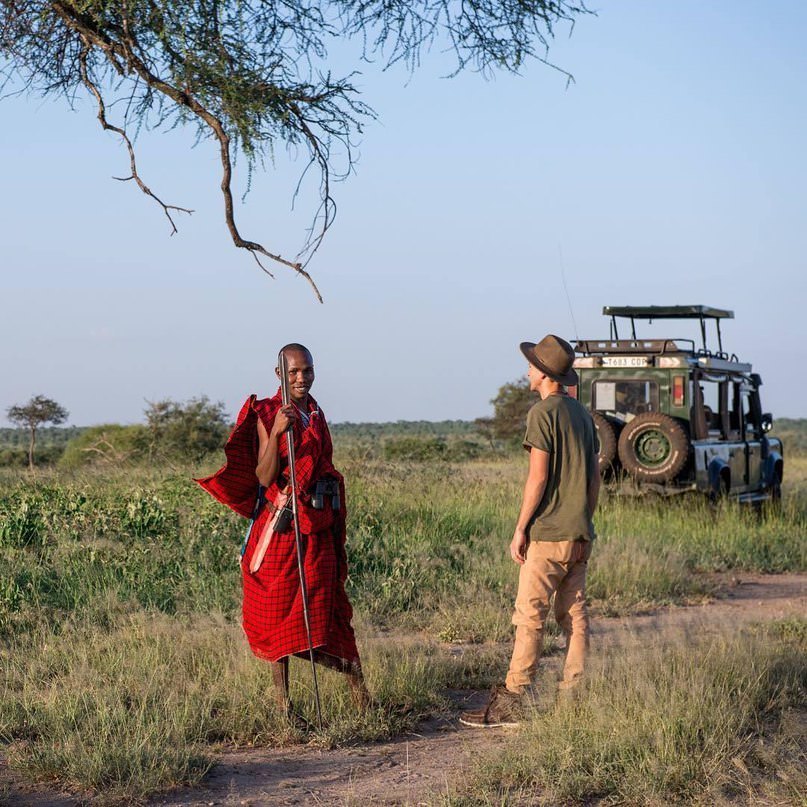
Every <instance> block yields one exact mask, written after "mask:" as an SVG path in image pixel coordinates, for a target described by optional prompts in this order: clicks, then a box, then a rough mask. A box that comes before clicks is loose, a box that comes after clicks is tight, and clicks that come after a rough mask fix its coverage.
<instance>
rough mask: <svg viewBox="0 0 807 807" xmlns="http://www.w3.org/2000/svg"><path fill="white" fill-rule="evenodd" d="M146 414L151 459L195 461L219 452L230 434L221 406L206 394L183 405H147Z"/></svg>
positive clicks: (170, 403) (167, 401) (163, 401)
mask: <svg viewBox="0 0 807 807" xmlns="http://www.w3.org/2000/svg"><path fill="white" fill-rule="evenodd" d="M145 415H146V427H147V429H148V441H149V443H148V453H149V455H150V457H156V458H170V459H175V460H180V461H181V460H186V461H187V460H190V461H193V462H197V461H199V460H200V459H203V458H204V457H205V456H206V455H208V454H209V453H210V452H212V451H216V450H217V449H220V448H221V447H222V446H223V445H224V441H225V440H226V439H227V433H228V432H229V424H228V419H227V415H226V412H225V409H224V404H223V403H222V402H221V401H219V402H217V403H213V402H211V401H210V400H209V399H208V397H207V396H206V395H202V396H201V397H200V398H191V399H190V400H189V401H187V402H186V403H178V402H177V401H172V400H170V399H168V398H166V399H165V400H162V401H156V402H154V403H149V405H148V407H147V408H146V412H145Z"/></svg>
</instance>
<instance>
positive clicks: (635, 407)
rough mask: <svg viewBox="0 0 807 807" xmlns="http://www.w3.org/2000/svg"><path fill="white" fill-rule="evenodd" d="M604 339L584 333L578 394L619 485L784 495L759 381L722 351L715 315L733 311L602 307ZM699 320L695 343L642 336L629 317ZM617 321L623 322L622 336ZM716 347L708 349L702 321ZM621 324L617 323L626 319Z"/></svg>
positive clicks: (607, 469) (746, 497) (778, 447)
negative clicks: (625, 332)
mask: <svg viewBox="0 0 807 807" xmlns="http://www.w3.org/2000/svg"><path fill="white" fill-rule="evenodd" d="M603 314H605V315H607V316H610V318H611V327H610V336H609V338H608V339H581V340H578V341H577V343H576V345H575V351H576V353H577V354H578V357H577V359H576V360H575V363H574V366H575V367H576V368H577V372H578V374H579V377H580V382H579V385H578V387H577V388H574V387H573V388H571V389H570V393H571V394H572V395H575V396H576V397H577V398H578V399H579V400H580V402H581V403H583V404H584V405H585V406H586V407H588V409H589V410H590V411H591V413H592V415H593V417H594V422H595V425H596V427H597V434H598V437H599V441H600V469H601V471H602V473H603V474H604V475H605V476H606V478H608V479H612V480H614V481H621V482H623V483H627V484H626V485H622V486H621V487H622V488H623V489H628V490H632V491H633V492H644V491H654V492H657V493H661V494H665V495H666V494H672V493H679V492H684V491H688V490H699V491H703V492H704V493H707V494H709V495H710V496H711V497H713V498H717V497H721V496H732V497H736V498H738V499H740V500H741V501H747V502H762V501H765V500H766V499H778V498H779V497H780V496H781V489H782V488H781V486H782V474H783V469H784V459H783V448H782V442H781V441H780V440H779V439H777V438H775V437H768V436H767V432H768V431H770V429H771V426H772V424H773V419H772V417H771V415H770V414H767V413H766V414H763V412H762V406H761V403H760V396H759V389H760V387H761V386H762V379H761V378H760V376H759V375H758V374H757V373H753V372H751V365H750V364H746V363H744V362H741V361H739V360H738V358H737V356H735V355H733V354H732V355H729V354H727V353H725V352H724V351H723V340H722V335H721V331H720V322H721V320H723V319H730V318H733V317H734V314H733V312H731V311H726V310H723V309H718V308H710V307H708V306H702V305H686V306H678V305H676V306H606V307H605V308H604V309H603ZM687 319H688V320H693V319H694V320H698V321H699V322H700V331H701V337H702V346H701V347H696V345H695V342H694V341H693V340H691V339H679V338H663V339H659V338H653V339H640V338H638V337H637V335H636V320H648V321H650V322H652V321H654V320H687ZM618 320H629V323H630V338H620V335H619V331H618V325H619V324H620V323H618ZM709 321H712V322H714V325H715V330H716V333H717V350H716V351H714V352H713V351H711V350H710V349H709V348H708V347H707V322H709ZM623 324H624V323H623Z"/></svg>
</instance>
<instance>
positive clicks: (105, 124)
mask: <svg viewBox="0 0 807 807" xmlns="http://www.w3.org/2000/svg"><path fill="white" fill-rule="evenodd" d="M82 42H83V43H84V48H83V49H82V51H81V53H80V54H79V71H80V72H81V80H82V81H83V82H84V86H85V87H87V89H88V90H89V91H90V92H91V93H92V94H93V96H94V97H95V101H96V103H97V104H98V120H99V122H100V124H101V126H102V128H103V129H104V130H105V131H110V132H115V133H116V134H118V135H120V136H121V138H122V139H123V142H124V143H125V144H126V148H127V149H128V151H129V165H130V166H131V171H132V173H131V175H130V176H128V177H113V179H117V180H118V181H120V182H129V181H130V180H134V181H135V182H136V183H137V186H138V187H139V188H140V190H141V191H143V193H145V194H146V196H150V197H151V198H152V199H154V201H155V202H157V204H158V205H160V207H162V209H163V213H165V216H166V218H167V219H168V221H169V222H170V223H171V235H174V234H175V233H177V232H178V230H177V225H176V223H175V222H174V219H173V216H172V215H171V212H170V211H171V210H178V211H180V212H182V213H187V214H188V215H190V214H191V213H193V210H190V209H188V208H187V207H179V206H177V205H168V204H166V203H165V202H163V200H162V199H160V197H159V196H157V195H156V194H155V193H154V192H153V191H152V190H151V188H149V187H148V186H147V185H146V183H145V182H143V180H142V179H141V178H140V175H139V174H138V173H137V162H136V160H135V151H134V146H133V145H132V141H131V139H130V138H129V135H127V134H126V130H125V129H122V128H121V127H120V126H114V125H113V124H111V123H110V122H109V121H108V120H107V118H106V106H105V104H104V99H103V97H102V95H101V92H100V90H99V89H98V87H97V86H96V85H95V84H94V83H93V82H92V80H91V79H90V76H89V72H88V71H87V56H88V55H89V53H90V44H89V42H87V40H86V39H85V38H84V37H82Z"/></svg>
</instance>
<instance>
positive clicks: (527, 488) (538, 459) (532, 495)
mask: <svg viewBox="0 0 807 807" xmlns="http://www.w3.org/2000/svg"><path fill="white" fill-rule="evenodd" d="M548 478H549V452H548V451H541V450H540V449H538V448H531V449H530V470H529V472H528V473H527V481H526V482H525V483H524V494H523V495H522V497H521V511H520V513H519V515H518V521H517V522H516V529H515V532H514V533H513V540H512V541H511V542H510V557H511V558H512V559H513V560H514V561H515V562H516V563H519V564H521V563H524V561H525V560H526V559H527V547H528V546H529V543H530V539H529V536H528V535H527V528H528V527H529V525H530V521H532V517H533V516H534V515H535V511H536V510H537V509H538V505H539V504H541V499H543V498H544V490H545V489H546V481H547V479H548Z"/></svg>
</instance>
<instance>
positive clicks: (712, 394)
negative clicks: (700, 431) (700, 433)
mask: <svg viewBox="0 0 807 807" xmlns="http://www.w3.org/2000/svg"><path fill="white" fill-rule="evenodd" d="M700 385H701V391H702V394H703V414H704V417H705V418H706V430H707V431H709V432H710V433H715V432H716V433H717V434H720V433H721V431H722V428H721V425H720V384H718V383H717V382H716V381H709V380H708V379H706V378H703V379H701V381H700Z"/></svg>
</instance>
